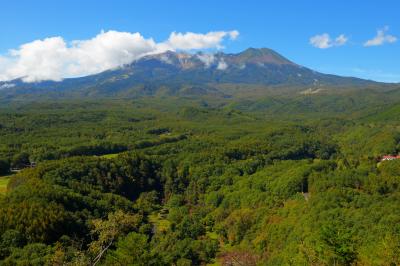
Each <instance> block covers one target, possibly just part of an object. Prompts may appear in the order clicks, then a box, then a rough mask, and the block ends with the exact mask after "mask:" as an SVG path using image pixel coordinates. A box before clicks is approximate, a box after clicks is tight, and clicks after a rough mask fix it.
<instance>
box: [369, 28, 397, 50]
mask: <svg viewBox="0 0 400 266" xmlns="http://www.w3.org/2000/svg"><path fill="white" fill-rule="evenodd" d="M388 30H389V27H388V26H386V27H384V28H383V29H380V30H378V31H377V33H376V36H375V37H374V38H373V39H371V40H368V41H366V42H365V43H364V46H366V47H368V46H379V45H383V44H385V43H394V42H396V41H397V38H396V37H395V36H393V35H390V34H386V32H387V31H388Z"/></svg>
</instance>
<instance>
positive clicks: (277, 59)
mask: <svg viewBox="0 0 400 266" xmlns="http://www.w3.org/2000/svg"><path fill="white" fill-rule="evenodd" d="M220 84H238V85H240V84H247V85H249V84H252V85H257V86H260V87H273V86H280V87H282V86H284V87H290V88H297V89H302V90H304V89H308V88H310V87H312V88H318V87H321V86H325V87H366V86H376V85H379V83H377V82H373V81H368V80H363V79H358V78H348V77H340V76H335V75H327V74H322V73H319V72H316V71H313V70H311V69H308V68H306V67H302V66H300V65H297V64H295V63H293V62H291V61H290V60H288V59H286V58H285V57H283V56H281V55H280V54H278V53H276V52H275V51H273V50H270V49H267V48H261V49H255V48H249V49H247V50H245V51H243V52H241V53H238V54H225V53H222V52H219V53H216V54H204V53H196V54H186V53H176V52H171V51H168V52H165V53H162V54H156V55H149V56H145V57H143V58H140V59H138V60H136V61H134V62H132V63H131V64H129V65H126V66H123V67H121V68H118V69H113V70H108V71H105V72H102V73H99V74H96V75H91V76H87V77H82V78H72V79H65V80H64V81H62V82H54V81H44V82H37V83H24V82H22V81H21V80H14V81H10V82H1V83H0V98H1V99H3V100H4V99H13V98H16V97H17V98H18V97H19V98H24V97H43V96H46V97H51V98H63V97H67V98H68V97H86V96H90V97H136V96H143V95H158V94H162V95H192V94H201V95H208V94H210V95H220V96H223V97H226V96H229V97H231V96H232V94H231V93H229V92H228V93H227V92H226V91H225V92H224V93H222V92H221V91H219V90H218V85H220Z"/></svg>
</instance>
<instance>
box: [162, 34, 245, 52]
mask: <svg viewBox="0 0 400 266" xmlns="http://www.w3.org/2000/svg"><path fill="white" fill-rule="evenodd" d="M238 34H239V32H238V31H229V32H227V31H212V32H209V33H207V34H198V33H193V32H187V33H184V34H183V33H176V32H173V33H171V35H170V36H169V38H168V40H167V41H166V42H165V43H163V44H162V46H169V47H171V48H172V49H176V50H193V49H208V48H218V49H222V48H224V47H223V46H222V45H221V41H222V40H223V39H224V38H225V37H227V36H229V38H230V39H231V40H234V39H236V38H237V36H238Z"/></svg>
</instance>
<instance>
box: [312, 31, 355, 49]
mask: <svg viewBox="0 0 400 266" xmlns="http://www.w3.org/2000/svg"><path fill="white" fill-rule="evenodd" d="M348 40H349V39H348V38H347V37H346V36H345V35H344V34H340V35H339V36H338V37H336V38H335V39H334V40H332V39H331V37H330V36H329V34H328V33H323V34H320V35H315V36H313V37H311V38H310V44H311V45H312V46H314V47H317V48H320V49H327V48H331V47H334V46H342V45H345V44H346V43H347V41H348Z"/></svg>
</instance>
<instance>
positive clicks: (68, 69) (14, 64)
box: [0, 31, 239, 82]
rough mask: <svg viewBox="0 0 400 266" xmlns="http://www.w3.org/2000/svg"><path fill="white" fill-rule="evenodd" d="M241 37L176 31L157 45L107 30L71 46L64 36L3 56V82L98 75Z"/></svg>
mask: <svg viewBox="0 0 400 266" xmlns="http://www.w3.org/2000/svg"><path fill="white" fill-rule="evenodd" d="M238 35H239V32H237V31H229V32H227V31H216V32H209V33H206V34H200V33H192V32H188V33H176V32H173V33H171V35H170V36H169V38H168V39H167V40H166V41H164V42H159V43H157V42H155V41H154V40H153V39H152V38H145V37H143V36H142V35H141V34H140V33H130V32H118V31H107V32H101V33H100V34H98V35H97V36H95V37H94V38H92V39H89V40H76V41H72V42H71V43H69V44H68V43H67V42H66V41H65V40H64V39H63V38H62V37H51V38H46V39H43V40H36V41H33V42H30V43H26V44H23V45H21V46H20V47H19V48H18V49H13V50H10V51H9V53H8V54H7V55H4V56H0V80H2V81H6V80H12V79H15V78H21V77H22V78H23V80H24V81H25V82H36V81H41V80H55V81H59V80H62V79H63V78H66V77H79V76H85V75H90V74H95V73H99V72H102V71H104V70H107V69H112V68H116V67H119V66H122V65H124V64H128V63H130V62H132V61H133V60H135V59H138V58H140V57H143V56H145V55H149V54H156V53H162V52H165V51H167V50H172V51H175V50H185V51H190V50H201V49H222V48H223V46H222V42H223V41H224V40H226V39H227V38H229V39H231V40H234V39H236V38H237V36H238Z"/></svg>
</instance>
